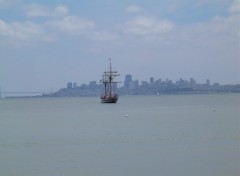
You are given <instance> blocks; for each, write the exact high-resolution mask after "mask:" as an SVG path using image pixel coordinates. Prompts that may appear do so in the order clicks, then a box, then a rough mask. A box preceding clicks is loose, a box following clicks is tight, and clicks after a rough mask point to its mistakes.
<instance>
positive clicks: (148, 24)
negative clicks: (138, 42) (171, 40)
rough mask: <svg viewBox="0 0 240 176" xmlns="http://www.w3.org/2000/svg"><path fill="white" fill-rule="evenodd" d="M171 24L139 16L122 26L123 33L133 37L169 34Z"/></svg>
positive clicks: (166, 21) (171, 27)
mask: <svg viewBox="0 0 240 176" xmlns="http://www.w3.org/2000/svg"><path fill="white" fill-rule="evenodd" d="M173 26H174V25H173V23H172V22H170V21H168V20H159V19H156V18H152V17H145V16H139V17H136V18H134V19H133V20H130V21H127V22H125V23H124V24H123V30H124V32H125V33H128V34H134V35H152V34H153V35H154V34H161V33H165V32H169V31H171V30H172V29H173Z"/></svg>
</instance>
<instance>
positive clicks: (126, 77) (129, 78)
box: [124, 74, 132, 89]
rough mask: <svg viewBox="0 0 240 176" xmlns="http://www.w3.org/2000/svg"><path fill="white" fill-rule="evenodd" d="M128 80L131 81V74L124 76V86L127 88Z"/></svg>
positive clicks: (128, 85)
mask: <svg viewBox="0 0 240 176" xmlns="http://www.w3.org/2000/svg"><path fill="white" fill-rule="evenodd" d="M130 82H132V75H129V74H128V75H126V76H125V81H124V87H125V88H127V89H129V87H130Z"/></svg>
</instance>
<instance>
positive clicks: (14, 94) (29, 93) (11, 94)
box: [0, 87, 53, 98]
mask: <svg viewBox="0 0 240 176" xmlns="http://www.w3.org/2000/svg"><path fill="white" fill-rule="evenodd" d="M50 93H53V92H52V91H51V92H50V91H49V92H47V91H2V89H1V87H0V98H3V97H23V96H25V97H27V96H38V95H43V94H50Z"/></svg>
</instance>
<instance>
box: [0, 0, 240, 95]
mask: <svg viewBox="0 0 240 176" xmlns="http://www.w3.org/2000/svg"><path fill="white" fill-rule="evenodd" d="M239 13H240V1H239V0H195V1H194V0H181V1H178V0H169V1H165V0H138V1H137V0H128V1H127V0H122V1H117V0H92V1H81V0H80V1H75V0H68V1H61V0H51V1H47V0H42V1H34V0H0V63H1V64H0V87H2V89H3V90H9V91H26V90H46V91H47V90H50V89H54V90H57V89H59V88H61V87H64V86H65V84H66V83H67V82H68V81H73V82H77V83H78V84H82V83H88V81H91V80H96V81H98V80H99V79H100V75H101V73H102V71H104V70H105V68H106V67H107V64H108V58H109V57H111V58H112V61H113V67H115V68H116V69H117V70H118V71H119V72H120V73H121V78H120V80H123V79H124V76H125V74H128V73H130V74H132V75H133V79H139V80H140V81H142V80H147V81H148V79H149V77H150V76H154V77H155V79H158V78H161V79H163V80H165V79H171V80H173V81H176V80H178V79H179V78H183V79H189V78H190V77H193V78H195V79H196V80H197V81H198V82H200V83H204V82H205V80H206V79H210V80H211V81H212V82H220V83H222V84H228V83H234V84H235V83H240V52H239V51H240V44H239V43H240V26H239V24H240V23H239V20H240V18H239V15H240V14H239Z"/></svg>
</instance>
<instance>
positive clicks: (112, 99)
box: [101, 97, 118, 103]
mask: <svg viewBox="0 0 240 176" xmlns="http://www.w3.org/2000/svg"><path fill="white" fill-rule="evenodd" d="M117 101H118V97H101V103H117Z"/></svg>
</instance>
